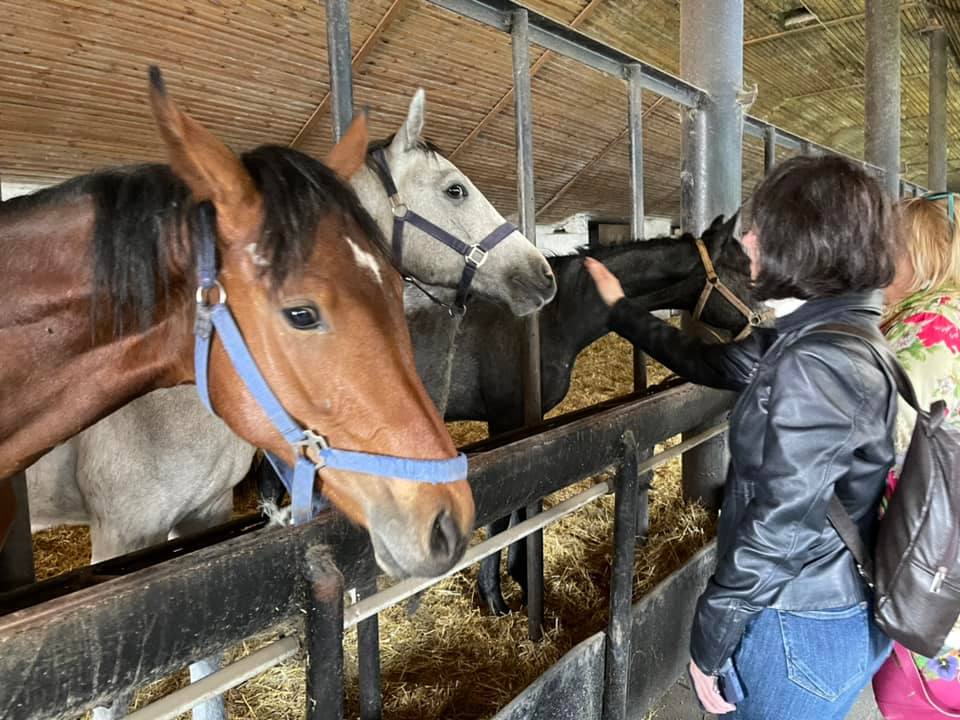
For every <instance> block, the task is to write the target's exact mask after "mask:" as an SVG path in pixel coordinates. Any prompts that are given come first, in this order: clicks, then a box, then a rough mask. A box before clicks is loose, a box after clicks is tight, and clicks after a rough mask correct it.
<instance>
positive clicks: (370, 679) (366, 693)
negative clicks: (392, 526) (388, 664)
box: [357, 569, 383, 720]
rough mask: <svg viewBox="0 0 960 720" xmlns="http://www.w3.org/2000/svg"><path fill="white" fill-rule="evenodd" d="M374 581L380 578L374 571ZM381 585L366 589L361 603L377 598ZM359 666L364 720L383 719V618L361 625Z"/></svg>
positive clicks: (361, 708)
mask: <svg viewBox="0 0 960 720" xmlns="http://www.w3.org/2000/svg"><path fill="white" fill-rule="evenodd" d="M371 576H372V577H376V570H375V569H374V571H373V574H372V575H371ZM376 593H377V583H376V581H373V582H371V583H370V584H369V585H367V586H366V587H364V588H362V589H361V590H360V593H359V597H358V599H362V598H365V597H370V596H371V595H376ZM357 662H358V664H359V668H358V671H359V685H360V720H380V718H382V717H383V695H382V692H381V684H380V616H379V615H372V616H371V617H369V618H367V619H366V620H362V621H361V622H359V623H357Z"/></svg>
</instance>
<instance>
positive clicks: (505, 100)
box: [448, 0, 603, 160]
mask: <svg viewBox="0 0 960 720" xmlns="http://www.w3.org/2000/svg"><path fill="white" fill-rule="evenodd" d="M601 2H603V0H590V2H588V3H587V5H586V6H585V7H584V8H583V10H581V11H580V12H579V13H577V16H576V17H575V18H574V19H573V20H571V21H570V27H571V28H577V27H579V26H580V25H582V24H583V23H584V22H586V20H587V18H589V17H590V16H591V15H593V13H594V11H595V10H596V9H597V7H598V6H599V5H600V3H601ZM552 55H553V53H552V52H550V51H549V50H545V51H544V52H543V54H542V55H541V56H540V57H538V58H537V60H536V62H534V63H533V65H531V66H530V77H531V78H533V77H535V76H536V74H537V73H538V72H540V69H541V68H542V67H543V66H544V64H545V63H546V62H547V60H549V59H550V57H551V56H552ZM512 102H513V86H511V87H510V89H509V90H507V92H505V93H504V94H503V96H502V97H501V98H500V99H499V100H497V102H496V104H495V105H494V106H493V107H492V108H490V109H489V110H488V111H487V114H486V115H484V116H483V118H482V119H481V120H480V122H478V123H477V124H476V125H474V126H473V129H472V130H470V132H468V133H467V136H466V137H465V138H464V139H463V140H461V141H460V144H459V145H457V146H456V147H455V148H454V149H453V152H451V153H450V155H449V156H448V157H449V158H450V159H451V160H453V159H454V158H455V157H456V156H457V155H458V154H459V153H460V151H461V150H463V148H465V147H466V146H467V145H469V144H470V143H472V142H473V141H474V140H475V139H476V137H477V136H478V135H479V134H480V133H481V132H483V131H484V129H486V128H487V126H489V125H490V123H491V122H493V121H494V120H495V119H496V118H497V116H499V115H500V113H502V112H503V111H504V110H505V109H506V107H507V106H508V105H510V104H511V103H512Z"/></svg>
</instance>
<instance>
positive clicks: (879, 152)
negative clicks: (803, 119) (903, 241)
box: [864, 0, 900, 196]
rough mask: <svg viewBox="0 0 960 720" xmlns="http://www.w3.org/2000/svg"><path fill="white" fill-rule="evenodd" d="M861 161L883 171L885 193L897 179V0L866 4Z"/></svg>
mask: <svg viewBox="0 0 960 720" xmlns="http://www.w3.org/2000/svg"><path fill="white" fill-rule="evenodd" d="M866 31H867V38H866V40H867V47H866V53H865V56H864V63H865V68H864V76H865V77H864V79H865V80H866V88H865V89H866V118H865V122H864V157H865V158H866V160H867V162H869V163H873V164H874V165H877V166H879V167H881V168H883V170H884V172H885V175H884V178H883V182H884V186H885V187H886V188H887V192H889V193H890V195H892V196H896V194H897V190H898V189H899V185H898V181H899V179H900V0H867V3H866Z"/></svg>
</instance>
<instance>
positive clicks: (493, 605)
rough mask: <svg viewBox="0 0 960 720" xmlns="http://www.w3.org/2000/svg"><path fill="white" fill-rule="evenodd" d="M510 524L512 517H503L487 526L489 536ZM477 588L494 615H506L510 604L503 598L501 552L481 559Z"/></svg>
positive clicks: (501, 530)
mask: <svg viewBox="0 0 960 720" xmlns="http://www.w3.org/2000/svg"><path fill="white" fill-rule="evenodd" d="M509 525H510V518H509V517H503V518H500V519H499V520H495V521H494V522H493V523H492V524H491V525H488V526H487V537H488V538H489V537H493V536H494V535H496V534H497V533H501V532H503V531H504V530H506V529H507V527H509ZM477 589H478V590H479V592H480V599H481V600H483V602H484V603H485V604H486V606H487V608H489V610H490V613H491V614H492V615H506V614H507V613H509V612H510V606H509V605H507V601H506V600H504V599H503V590H502V589H501V587H500V552H499V551H497V552H495V553H494V554H493V555H489V556H487V557H485V558H484V559H483V560H481V561H480V572H479V574H478V575H477Z"/></svg>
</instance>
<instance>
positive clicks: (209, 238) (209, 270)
mask: <svg viewBox="0 0 960 720" xmlns="http://www.w3.org/2000/svg"><path fill="white" fill-rule="evenodd" d="M197 213H198V219H197V220H198V224H197V230H198V233H199V235H200V238H199V239H200V250H199V253H198V267H197V278H198V282H199V287H198V288H197V316H196V322H195V324H194V334H195V335H196V344H195V346H194V370H195V373H196V383H197V392H198V394H199V395H200V399H201V400H202V401H203V404H204V405H205V406H206V407H207V409H208V410H209V411H210V412H211V413H213V414H216V412H215V411H214V409H213V405H212V403H211V401H210V389H209V378H208V373H209V365H210V347H211V346H212V344H213V342H212V341H213V334H214V332H216V333H219V335H220V342H221V344H222V345H223V347H224V349H225V350H226V352H227V356H228V357H229V358H230V362H231V363H232V364H233V367H234V370H235V371H236V373H237V375H238V376H239V377H240V379H241V381H242V382H243V384H244V386H245V387H246V388H247V390H248V391H249V392H250V394H251V395H252V396H253V399H254V400H255V401H256V402H257V404H258V405H259V406H260V408H261V409H262V410H263V412H264V414H265V415H266V416H267V418H268V419H269V420H270V422H271V423H272V424H273V426H274V427H275V428H276V429H277V431H278V432H279V433H280V434H281V435H282V436H283V438H284V440H286V441H287V442H288V443H289V444H290V446H291V447H292V448H293V453H294V456H295V457H296V458H297V460H296V463H295V465H294V468H293V471H292V474H291V472H290V469H289V468H287V467H286V465H285V463H284V462H283V461H282V460H280V458H279V457H277V456H276V455H272V456H271V454H270V453H268V458H269V459H270V462H271V463H272V464H274V467H275V468H277V470H278V474H279V475H280V477H281V479H283V480H284V484H285V485H286V486H287V490H288V491H289V492H290V497H291V502H292V506H293V522H294V524H297V525H298V524H301V523H304V522H307V521H308V520H310V519H311V518H312V517H313V514H314V504H313V488H314V480H315V478H316V474H317V471H318V470H320V469H321V468H324V467H329V468H331V469H334V470H343V471H347V472H355V473H361V474H364V475H377V476H381V477H392V478H396V479H398V480H409V481H411V482H422V483H428V484H431V485H438V484H445V483H451V482H457V481H459V480H463V479H465V478H466V476H467V458H466V455H464V454H463V453H459V454H458V455H457V456H456V457H453V458H449V459H446V460H420V459H416V458H404V457H396V456H393V455H377V454H374V453H366V452H357V451H354V450H338V449H335V448H332V447H330V446H329V444H328V443H327V441H326V439H325V438H324V437H323V436H322V435H319V434H317V433H315V432H314V431H313V430H310V429H306V428H304V427H302V426H301V425H300V424H299V423H298V422H297V421H296V420H294V419H293V418H292V417H291V416H290V414H289V413H288V412H287V411H286V410H285V409H284V407H283V405H282V404H281V403H280V400H279V399H278V398H277V396H276V395H275V394H274V393H273V391H272V390H271V389H270V386H269V384H268V383H267V381H266V379H265V378H264V377H263V374H262V373H261V372H260V368H258V367H257V363H256V360H254V358H253V355H251V353H250V350H249V348H248V347H247V344H246V342H245V341H244V339H243V334H242V333H241V332H240V328H239V327H238V326H237V323H236V320H234V317H233V314H232V313H231V312H230V308H229V307H227V303H226V300H227V296H226V293H225V292H224V290H223V286H221V285H220V283H219V282H217V279H216V277H217V271H216V254H215V253H216V251H215V247H216V243H215V240H214V237H215V235H214V233H215V211H214V209H213V205H211V204H210V203H209V202H204V203H201V204H200V206H199V207H198V208H197ZM214 289H216V290H217V291H218V297H217V300H216V302H211V299H210V295H211V294H212V291H213V290H214ZM311 451H312V453H313V455H314V456H315V457H316V459H314V458H312V457H311V455H310V454H311Z"/></svg>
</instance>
